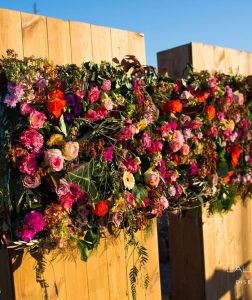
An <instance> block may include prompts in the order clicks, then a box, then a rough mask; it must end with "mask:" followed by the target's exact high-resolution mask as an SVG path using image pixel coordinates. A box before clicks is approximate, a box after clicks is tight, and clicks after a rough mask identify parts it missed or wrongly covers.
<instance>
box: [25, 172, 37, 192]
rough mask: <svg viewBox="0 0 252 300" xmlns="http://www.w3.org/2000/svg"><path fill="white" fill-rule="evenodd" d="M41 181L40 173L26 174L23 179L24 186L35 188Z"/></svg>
mask: <svg viewBox="0 0 252 300" xmlns="http://www.w3.org/2000/svg"><path fill="white" fill-rule="evenodd" d="M40 183H41V178H40V176H39V175H33V176H30V175H26V176H25V177H24V179H23V186H24V187H26V188H29V189H35V188H36V187H38V186H39V185H40Z"/></svg>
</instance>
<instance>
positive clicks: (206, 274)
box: [157, 43, 252, 300]
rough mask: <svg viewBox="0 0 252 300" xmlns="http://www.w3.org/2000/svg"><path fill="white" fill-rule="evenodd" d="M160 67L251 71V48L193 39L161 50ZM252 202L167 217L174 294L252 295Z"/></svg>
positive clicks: (180, 297)
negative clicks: (228, 208) (223, 211)
mask: <svg viewBox="0 0 252 300" xmlns="http://www.w3.org/2000/svg"><path fill="white" fill-rule="evenodd" d="M157 56H158V68H159V70H160V71H161V72H168V74H169V75H170V76H172V77H175V78H176V77H178V78H181V76H182V75H183V73H184V70H185V69H186V65H187V64H188V63H189V64H192V65H193V67H194V69H196V70H197V71H200V70H208V71H210V72H214V71H220V72H224V73H229V74H230V73H233V74H236V73H240V74H242V75H245V76H247V75H251V74H252V53H249V52H244V51H239V50H233V49H226V48H222V47H215V46H209V45H205V44H201V43H190V44H187V45H183V46H180V47H177V48H174V49H170V50H167V51H163V52H159V53H158V55H157ZM251 233H252V202H251V200H250V199H247V200H246V202H245V204H243V203H242V200H241V199H238V200H237V203H236V205H235V206H234V207H233V208H232V211H230V212H228V213H226V214H224V215H219V214H215V215H212V216H208V213H207V209H206V208H203V209H202V213H201V215H200V217H199V218H198V217H197V216H196V213H195V211H188V212H186V213H185V214H184V215H183V216H182V217H180V218H179V217H175V216H172V217H170V219H169V245H170V260H171V280H172V299H175V300H185V299H188V300H191V299H193V300H203V299H206V300H219V299H222V300H234V299H244V300H245V299H246V300H247V299H252V243H251Z"/></svg>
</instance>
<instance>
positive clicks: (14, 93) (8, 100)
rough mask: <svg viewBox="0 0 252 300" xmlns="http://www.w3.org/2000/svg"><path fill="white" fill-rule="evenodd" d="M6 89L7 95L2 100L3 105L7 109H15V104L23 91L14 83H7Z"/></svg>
mask: <svg viewBox="0 0 252 300" xmlns="http://www.w3.org/2000/svg"><path fill="white" fill-rule="evenodd" d="M7 88H8V94H7V96H6V97H5V99H4V103H5V104H6V105H7V106H8V107H11V108H13V107H16V105H17V103H18V102H20V101H21V99H22V97H23V95H24V89H23V87H22V86H21V85H20V84H16V83H14V82H8V85H7Z"/></svg>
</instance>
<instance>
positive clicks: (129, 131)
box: [118, 124, 137, 141]
mask: <svg viewBox="0 0 252 300" xmlns="http://www.w3.org/2000/svg"><path fill="white" fill-rule="evenodd" d="M136 131H137V130H136V126H135V125H133V124H131V125H128V126H126V127H124V128H122V129H121V130H120V132H119V133H118V139H119V141H127V140H129V139H130V138H131V136H132V135H134V134H135V133H136Z"/></svg>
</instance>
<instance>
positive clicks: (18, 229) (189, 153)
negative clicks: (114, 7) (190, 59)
mask: <svg viewBox="0 0 252 300" xmlns="http://www.w3.org/2000/svg"><path fill="white" fill-rule="evenodd" d="M8 54H9V55H8V56H7V57H5V58H3V59H1V60H0V105H1V111H0V123H1V124H0V125H1V131H2V132H1V144H2V149H1V162H3V163H2V167H1V169H3V170H4V171H5V173H4V174H5V176H2V175H1V178H0V179H1V182H0V183H1V189H2V191H1V193H2V196H3V197H2V200H1V235H2V239H4V241H5V242H6V243H7V244H8V243H10V241H22V242H23V243H24V244H25V243H27V245H30V244H32V242H33V241H34V242H35V241H36V247H37V248H39V247H43V248H45V249H53V248H57V247H59V248H66V247H68V246H71V247H72V246H74V247H78V248H79V250H80V252H81V257H82V259H84V260H87V258H88V255H89V252H90V251H92V249H93V248H94V247H95V246H96V245H97V244H98V243H99V240H100V238H101V236H102V235H103V234H104V233H105V232H106V229H109V230H111V228H112V231H113V230H116V229H124V230H125V232H126V234H128V235H129V236H131V237H132V236H134V233H135V232H136V231H137V230H142V229H144V228H146V227H148V225H149V224H150V222H151V220H152V219H153V218H156V217H161V215H162V214H163V212H164V211H167V212H168V213H178V212H180V211H183V210H186V209H191V208H195V207H199V206H202V205H205V204H206V203H209V209H210V210H211V211H216V210H217V211H220V212H222V211H225V210H228V209H230V208H231V206H232V204H233V203H234V202H235V196H236V195H245V196H246V195H248V194H249V193H250V192H251V186H252V147H251V138H252V136H251V99H252V78H251V77H247V78H245V77H241V76H238V75H225V74H219V73H216V74H214V75H211V74H209V73H208V72H206V71H202V72H200V73H197V72H193V71H192V70H189V74H188V76H187V77H186V78H183V79H177V80H173V79H171V78H169V77H168V76H166V75H160V74H157V72H156V71H155V69H153V68H152V67H149V66H141V65H140V64H139V62H138V61H137V60H136V58H134V57H132V56H128V57H127V58H126V59H124V60H122V62H121V64H117V65H112V64H109V63H101V64H100V65H97V64H94V63H91V62H88V63H83V64H82V66H81V67H77V66H76V65H66V66H58V65H57V66H56V65H53V64H51V63H49V62H48V61H47V60H45V59H34V58H25V59H23V60H19V59H18V58H17V57H16V55H15V54H14V53H13V52H12V51H9V53H8ZM5 158H7V160H8V162H6V161H5ZM6 174H7V175H6ZM13 186H15V192H14V191H12V189H13ZM8 191H9V192H8ZM131 243H132V239H131ZM134 243H135V244H134ZM134 243H133V244H134V245H135V246H137V247H139V248H140V252H141V251H142V254H143V256H147V254H146V253H145V250H144V248H143V247H142V248H141V246H139V244H138V243H137V242H136V241H135V242H134ZM145 258H146V257H145ZM145 258H144V259H145ZM144 259H143V261H144ZM131 275H132V274H131ZM132 280H133V281H134V280H135V279H134V278H133V279H132Z"/></svg>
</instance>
